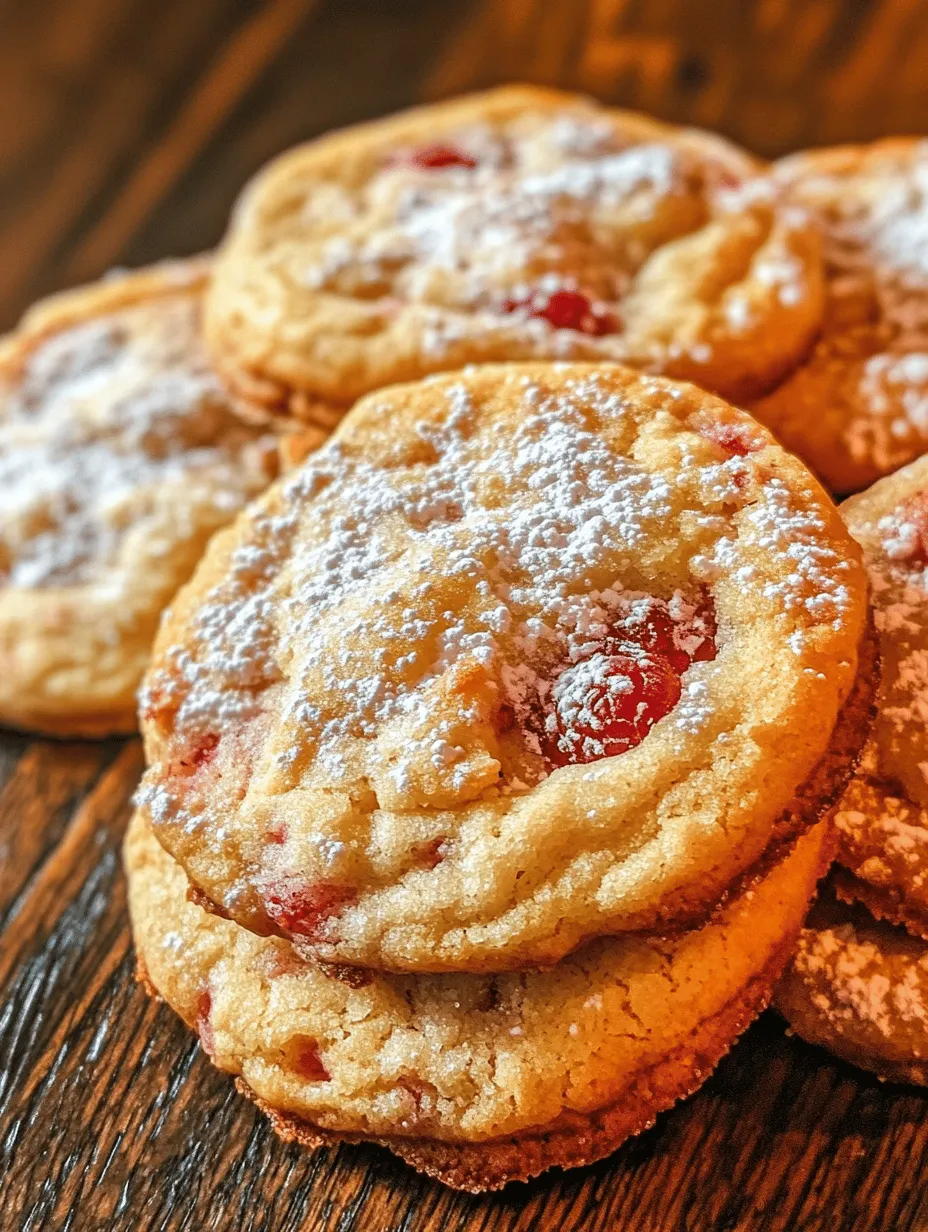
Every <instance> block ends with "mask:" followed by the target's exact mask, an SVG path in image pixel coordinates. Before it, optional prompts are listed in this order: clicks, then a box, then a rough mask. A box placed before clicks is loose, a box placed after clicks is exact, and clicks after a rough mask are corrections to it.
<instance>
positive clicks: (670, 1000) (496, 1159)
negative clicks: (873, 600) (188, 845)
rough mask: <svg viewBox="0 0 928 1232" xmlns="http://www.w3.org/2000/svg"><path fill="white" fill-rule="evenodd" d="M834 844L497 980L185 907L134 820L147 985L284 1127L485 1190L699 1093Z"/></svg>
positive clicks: (817, 840)
mask: <svg viewBox="0 0 928 1232" xmlns="http://www.w3.org/2000/svg"><path fill="white" fill-rule="evenodd" d="M828 842H829V836H828V830H827V826H825V825H819V826H817V827H815V828H814V829H813V830H811V831H810V832H809V833H808V834H807V835H806V836H805V837H804V838H802V839H801V840H799V842H798V844H797V845H796V846H795V848H794V850H793V851H792V853H791V854H790V855H789V856H788V857H787V858H785V859H783V860H781V861H780V862H779V863H778V864H777V865H776V866H775V867H774V868H772V869H771V870H770V871H769V872H768V873H767V875H766V876H765V877H764V878H763V879H762V880H761V881H760V882H758V883H757V884H756V885H755V886H754V888H753V889H752V890H751V891H749V892H748V893H746V894H745V895H743V896H742V897H740V898H737V899H735V900H734V901H732V902H731V903H730V904H729V905H728V906H727V907H726V909H725V912H724V914H723V915H722V916H721V917H720V918H719V919H718V920H717V921H716V922H714V923H713V924H711V925H707V926H705V927H704V928H702V929H700V930H697V931H693V932H689V933H686V934H683V935H682V936H677V937H675V938H672V939H669V938H661V937H656V936H650V937H649V936H642V935H629V936H625V937H621V938H612V939H608V940H600V941H597V942H594V943H592V944H591V945H589V946H588V947H586V948H585V949H583V950H580V951H578V952H577V953H575V954H574V955H572V956H571V957H570V958H567V959H565V960H564V962H563V963H561V964H560V965H559V966H558V967H556V968H554V969H548V970H532V971H523V972H518V973H511V974H508V975H499V976H473V975H454V976H451V975H442V976H399V975H385V974H374V973H373V972H361V971H358V970H357V969H346V968H341V969H339V968H328V969H323V968H319V967H317V966H314V965H312V964H307V963H304V962H303V961H301V960H300V958H299V957H298V956H297V955H296V954H295V953H294V951H293V950H292V948H291V947H290V946H289V945H288V944H287V943H286V942H285V941H281V940H279V939H277V938H259V937H256V936H255V935H254V934H253V933H250V932H247V931H246V930H245V929H242V928H240V927H238V925H236V924H233V923H232V922H230V921H226V920H222V919H219V918H217V917H216V916H215V915H210V914H208V913H207V912H205V911H203V910H202V909H201V908H200V907H198V906H197V905H196V904H194V903H192V902H190V901H189V899H188V897H187V893H186V891H187V880H186V877H185V876H184V873H183V871H182V869H181V868H180V867H179V866H178V865H177V864H176V863H174V861H173V860H172V859H171V858H170V857H169V856H168V855H167V854H166V853H165V851H164V850H163V848H162V847H161V846H160V844H159V843H158V842H157V840H156V839H155V838H154V837H153V835H152V833H151V831H150V829H149V828H148V826H147V825H146V823H145V822H144V821H143V820H142V819H141V818H140V817H139V816H138V815H137V816H136V818H135V819H134V821H133V823H132V825H131V826H130V829H129V834H128V837H127V841H126V867H127V871H128V877H129V907H130V912H131V916H132V927H133V933H134V937H135V943H136V949H137V954H138V959H139V968H140V972H141V974H142V977H143V979H144V982H145V983H146V984H147V986H148V987H149V989H150V991H152V992H157V993H159V994H160V995H161V996H163V997H164V998H165V1000H166V1001H167V1002H168V1003H169V1004H170V1005H171V1006H172V1008H173V1009H174V1010H176V1011H177V1013H178V1014H179V1015H180V1016H181V1017H182V1018H183V1019H184V1020H185V1021H186V1022H187V1023H188V1025H190V1026H191V1027H194V1028H195V1029H196V1030H197V1031H198V1033H199V1036H200V1041H201V1043H202V1045H203V1048H204V1049H205V1051H206V1052H207V1054H208V1055H209V1056H210V1059H211V1060H212V1061H213V1063H214V1064H215V1065H217V1066H218V1067H219V1068H220V1069H223V1070H226V1071H227V1072H229V1073H232V1074H236V1075H237V1076H238V1077H239V1080H240V1085H241V1088H242V1090H243V1091H245V1093H246V1094H248V1095H250V1096H251V1097H252V1098H254V1099H255V1100H256V1101H257V1102H258V1103H259V1104H260V1106H261V1107H262V1108H264V1109H265V1111H268V1112H269V1113H270V1114H271V1116H272V1120H273V1121H274V1124H275V1127H276V1128H277V1129H278V1131H279V1132H281V1133H282V1134H283V1135H284V1136H285V1137H287V1138H291V1139H293V1138H295V1139H297V1140H299V1141H301V1142H304V1143H305V1144H307V1145H311V1146H317V1145H320V1144H322V1143H330V1142H337V1141H341V1140H345V1139H347V1140H350V1141H361V1140H370V1141H375V1142H379V1143H381V1144H382V1145H384V1146H387V1147H389V1148H390V1150H392V1151H394V1152H396V1154H398V1155H400V1156H402V1157H403V1158H404V1159H406V1160H408V1161H409V1162H410V1163H411V1164H413V1166H415V1167H417V1168H420V1169H421V1170H423V1171H425V1172H429V1173H431V1174H432V1175H435V1176H438V1177H440V1178H441V1179H442V1180H443V1181H445V1182H446V1183H447V1184H450V1185H455V1186H457V1187H460V1188H464V1189H472V1190H478V1191H479V1190H484V1189H493V1188H499V1187H501V1186H502V1185H504V1184H505V1183H506V1182H507V1181H510V1180H515V1179H525V1178H527V1177H529V1176H532V1175H535V1174H537V1173H538V1172H541V1171H543V1170H544V1169H546V1168H549V1167H552V1166H556V1165H559V1166H562V1167H569V1166H576V1165H580V1164H584V1163H589V1162H591V1161H592V1160H595V1159H598V1158H600V1157H602V1156H603V1155H606V1154H609V1153H610V1152H611V1151H613V1150H615V1148H616V1147H617V1146H619V1145H620V1143H621V1142H622V1141H623V1140H624V1139H625V1138H627V1137H628V1136H629V1135H631V1134H634V1133H637V1132H639V1131H640V1130H642V1129H644V1128H646V1127H647V1126H648V1125H650V1124H651V1123H652V1122H653V1120H654V1118H655V1116H656V1115H657V1114H658V1113H659V1112H660V1111H662V1110H663V1109H665V1108H668V1107H670V1106H671V1105H672V1104H673V1103H675V1102H676V1100H677V1099H679V1098H681V1097H683V1096H685V1095H687V1094H689V1093H690V1092H692V1091H694V1090H695V1089H696V1088H697V1087H699V1086H700V1085H701V1084H702V1082H703V1081H704V1080H705V1079H706V1077H708V1075H709V1073H711V1071H712V1069H713V1068H714V1066H715V1065H716V1064H717V1062H718V1060H719V1059H720V1058H721V1057H722V1056H723V1055H724V1054H725V1052H727V1051H728V1049H729V1047H730V1046H731V1044H732V1042H733V1040H734V1039H735V1038H736V1036H737V1035H738V1034H739V1033H740V1032H741V1031H742V1030H743V1029H744V1028H745V1027H746V1026H747V1024H748V1023H749V1022H750V1020H751V1019H752V1018H753V1017H754V1015H755V1014H757V1013H758V1012H759V1011H760V1010H761V1009H762V1008H763V1006H764V1005H765V1004H766V1002H767V1000H768V998H769V995H770V989H771V987H772V984H773V982H774V981H775V979H776V977H777V975H778V974H779V972H780V970H781V969H782V966H783V963H784V962H785V961H786V959H787V957H788V954H789V950H790V947H791V946H792V945H794V944H795V939H796V935H797V933H798V931H799V928H800V926H801V924H802V919H803V916H804V914H805V911H806V907H807V904H808V900H809V897H810V895H811V893H812V891H813V889H814V886H815V882H816V879H817V877H818V875H819V873H820V871H821V869H822V868H823V867H824V864H825V863H826V862H827V858H828V852H827V850H826V848H827V845H828Z"/></svg>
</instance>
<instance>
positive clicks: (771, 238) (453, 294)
mask: <svg viewBox="0 0 928 1232" xmlns="http://www.w3.org/2000/svg"><path fill="white" fill-rule="evenodd" d="M758 169H759V168H758V164H757V163H755V162H754V160H753V159H752V158H750V157H749V156H748V155H747V154H745V153H743V152H742V151H740V150H738V149H736V148H735V147H733V146H731V145H729V144H728V143H727V142H725V141H723V140H721V139H720V138H718V137H715V136H713V135H711V134H709V133H704V132H699V131H697V130H692V129H679V128H673V127H671V126H669V125H664V124H661V123H659V122H657V121H655V120H651V119H649V118H647V117H643V116H639V115H635V114H632V113H628V112H621V111H614V110H610V109H609V108H605V107H602V106H598V105H596V104H594V103H593V102H591V101H589V100H586V99H583V98H580V97H578V96H576V95H571V94H564V93H560V92H557V91H549V90H541V89H533V88H529V87H510V88H504V89H501V90H494V91H490V92H488V93H486V94H478V95H474V96H472V97H469V98H463V99H459V100H456V101H452V102H449V103H442V104H439V105H435V106H431V107H424V108H418V109H416V110H413V111H410V112H406V113H403V114H401V115H398V116H395V117H391V118H388V119H386V120H382V121H377V122H375V123H371V124H366V125H360V126H358V127H356V128H352V129H349V130H346V131H345V132H341V133H335V134H333V135H329V136H326V137H323V138H321V139H320V140H317V141H314V142H312V143H310V144H308V145H305V146H301V147H298V148H296V149H294V150H292V151H290V152H288V153H286V154H284V155H282V156H281V157H280V158H279V159H277V160H276V161H275V162H274V163H272V164H271V166H270V167H269V168H267V169H265V170H264V171H262V172H261V173H260V174H259V175H258V177H257V178H256V179H255V181H254V182H253V183H252V184H251V185H250V186H249V187H248V188H247V189H246V190H245V193H244V194H243V196H242V198H241V200H240V202H239V204H238V207H237V209H236V212H235V215H234V217H233V221H232V225H231V228H230V230H229V234H228V235H227V237H226V240H225V242H224V244H223V247H222V250H221V252H220V254H219V257H218V262H217V268H216V276H215V281H214V283H213V288H212V291H211V293H210V295H209V298H208V304H207V337H208V342H209V345H210V348H211V351H212V354H213V358H214V360H215V362H216V363H217V365H218V366H219V368H220V370H221V371H222V372H223V373H224V375H225V376H226V378H227V380H228V381H229V382H230V384H231V385H232V386H233V387H234V388H235V389H236V390H237V391H238V392H239V393H240V394H241V395H242V396H243V397H246V398H249V399H250V400H251V401H252V402H253V403H254V405H255V407H256V408H263V409H264V410H265V412H267V413H270V414H281V413H283V414H290V415H295V416H296V417H298V418H302V419H308V420H316V421H317V422H321V423H324V424H326V425H330V424H331V423H332V422H333V421H334V420H335V419H336V418H337V416H338V415H339V414H340V413H341V412H343V411H344V409H345V408H346V407H347V406H349V405H350V404H351V403H352V401H353V400H354V399H356V398H358V397H360V396H362V395H364V394H366V393H368V392H370V391H372V390H374V389H377V388H380V387H382V386H385V385H388V384H391V383H393V382H395V381H407V380H412V379H416V378H418V377H421V376H424V375H426V374H428V373H430V372H438V371H449V370H451V369H456V368H460V367H462V366H463V365H465V364H467V363H478V362H489V361H511V360H530V359H563V360H567V359H583V360H613V361H619V362H623V363H628V364H632V365H634V366H637V367H643V368H646V369H648V370H649V371H659V372H663V373H666V374H669V375H671V376H677V377H682V378H685V379H687V380H693V381H695V382H697V383H698V384H700V385H701V386H703V387H704V388H708V389H712V390H714V391H716V392H718V393H721V394H722V395H724V396H727V397H731V398H733V399H736V400H742V399H744V398H748V397H757V396H758V395H759V394H762V393H764V392H766V390H768V389H769V388H770V387H771V386H772V385H773V384H774V383H775V382H776V381H777V380H779V379H781V378H782V377H783V376H784V375H785V374H786V373H787V372H788V371H790V369H791V368H793V367H794V366H795V365H796V363H797V362H798V361H799V360H800V359H801V357H802V356H803V354H804V353H805V351H806V350H807V349H808V346H809V344H810V343H811V340H812V337H813V335H814V332H815V330H816V329H817V327H818V325H819V323H820V318H821V312H822V268H821V257H820V243H819V239H818V234H817V232H816V231H815V230H814V229H813V228H812V227H811V226H810V224H809V222H808V219H807V218H806V216H805V215H804V214H803V213H802V212H801V211H797V210H795V209H794V208H792V207H788V206H787V207H782V206H781V205H780V204H779V203H778V202H777V201H776V200H775V194H771V193H770V192H764V191H763V190H762V188H761V185H760V183H759V182H758V181H757V179H756V173H757V171H758Z"/></svg>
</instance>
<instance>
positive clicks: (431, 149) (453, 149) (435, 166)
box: [395, 141, 477, 171]
mask: <svg viewBox="0 0 928 1232" xmlns="http://www.w3.org/2000/svg"><path fill="white" fill-rule="evenodd" d="M395 161H396V162H397V163H401V164H403V165H405V166H407V167H417V168H418V169H419V170H420V171H441V170H444V168H445V167H467V168H469V169H470V170H473V168H474V167H476V166H477V160H476V158H472V157H471V155H470V154H468V153H467V152H466V151H465V150H462V149H460V148H459V147H458V146H456V145H449V144H447V143H445V142H443V141H433V142H432V143H431V144H429V145H420V146H419V147H418V149H415V150H409V151H408V152H407V153H405V154H402V155H400V156H399V157H398V158H397V159H396V160H395Z"/></svg>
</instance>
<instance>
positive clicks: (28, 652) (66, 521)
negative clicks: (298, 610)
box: [0, 261, 277, 736]
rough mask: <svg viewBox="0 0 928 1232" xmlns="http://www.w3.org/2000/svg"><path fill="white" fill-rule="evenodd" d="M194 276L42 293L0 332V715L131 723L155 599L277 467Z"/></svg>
mask: <svg viewBox="0 0 928 1232" xmlns="http://www.w3.org/2000/svg"><path fill="white" fill-rule="evenodd" d="M206 275H207V267H206V264H205V262H203V261H189V262H175V263H165V264H163V265H159V266H155V267H153V268H151V269H148V270H144V271H141V272H139V273H135V274H130V275H127V276H122V277H118V278H110V279H106V280H104V281H103V282H101V283H98V284H96V285H94V286H90V287H84V288H81V289H80V290H77V291H71V292H68V293H66V294H63V295H59V296H55V297H54V298H52V299H50V300H47V301H45V302H43V303H41V304H39V305H37V306H36V307H35V308H33V309H32V311H31V312H29V313H28V314H27V316H26V317H25V319H24V320H23V322H22V324H21V325H20V326H19V327H18V329H16V330H15V331H14V332H13V333H12V334H10V335H9V336H8V337H7V338H6V339H5V340H4V341H3V342H2V344H0V722H3V723H9V724H13V725H15V726H18V727H25V728H32V729H37V730H40V731H44V732H49V733H52V734H55V735H86V736H98V735H104V734H106V733H108V732H114V731H130V730H132V729H133V728H134V727H135V724H136V718H135V692H136V688H137V686H138V684H139V681H140V679H141V676H142V672H143V670H144V667H145V664H146V663H147V661H148V655H149V649H150V646H151V642H152V638H153V637H154V633H155V629H156V628H157V624H158V618H159V616H160V614H161V611H162V609H163V608H164V607H165V606H166V604H167V603H168V602H169V601H170V599H171V598H172V597H173V595H174V592H175V591H176V590H177V588H178V586H179V585H180V584H181V583H182V582H184V581H186V580H187V578H188V577H189V576H190V574H191V573H192V571H193V567H194V565H195V564H196V563H197V561H198V560H199V558H200V556H201V555H202V552H203V548H204V547H205V545H206V542H207V540H208V539H209V537H210V535H211V534H212V533H213V531H214V530H216V529H217V528H218V527H220V526H223V525H225V523H227V522H228V521H230V520H231V519H232V517H234V515H235V514H236V513H238V511H239V510H240V509H241V508H242V506H243V505H244V504H245V503H246V501H248V500H249V499H250V498H251V497H252V496H255V495H256V494H257V493H258V492H260V491H262V489H263V488H265V487H266V486H267V484H268V483H269V482H270V480H271V478H273V476H274V474H275V473H276V471H277V460H276V448H275V442H274V439H273V438H272V437H271V436H269V435H267V434H266V433H263V432H262V430H260V429H257V428H254V427H249V426H247V425H245V424H243V423H242V422H240V420H239V419H238V418H237V417H236V415H234V414H233V412H232V409H231V406H230V401H229V398H228V396H227V395H226V394H225V393H224V391H223V389H222V387H221V386H220V384H219V381H218V378H217V377H216V375H215V373H214V372H213V370H212V368H211V366H210V364H209V362H208V360H207V358H206V355H205V352H204V350H203V345H202V339H201V333H200V309H201V303H202V295H203V288H204V285H205V281H206Z"/></svg>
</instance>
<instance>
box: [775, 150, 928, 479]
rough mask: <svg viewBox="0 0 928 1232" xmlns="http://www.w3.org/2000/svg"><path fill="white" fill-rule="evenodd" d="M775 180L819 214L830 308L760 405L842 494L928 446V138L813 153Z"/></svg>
mask: <svg viewBox="0 0 928 1232" xmlns="http://www.w3.org/2000/svg"><path fill="white" fill-rule="evenodd" d="M774 180H775V182H776V183H777V184H779V185H780V187H781V188H782V189H783V190H784V191H785V193H786V196H787V199H788V200H791V201H793V202H794V203H796V204H797V205H800V206H802V207H803V208H806V209H808V210H810V211H811V212H812V215H813V217H814V218H816V219H817V220H818V225H819V227H820V229H821V231H822V234H823V237H824V242H825V257H826V284H825V285H826V302H825V314H824V321H823V327H822V330H821V332H820V334H819V337H818V339H817V341H816V343H815V346H814V347H813V349H812V351H811V354H810V355H809V356H808V358H807V359H806V360H805V361H804V362H803V363H802V364H801V365H800V366H799V367H798V368H797V370H796V372H795V373H794V374H793V375H792V376H791V377H790V378H789V379H788V380H786V381H785V382H784V383H783V385H781V386H780V387H779V388H778V389H777V390H776V391H774V392H773V393H772V394H771V395H769V397H767V398H765V399H763V400H762V401H761V402H758V403H756V404H755V405H754V407H753V408H752V409H753V410H754V412H755V414H757V416H758V417H759V418H760V419H762V420H763V421H764V423H766V424H769V426H770V428H771V429H772V430H773V432H775V433H776V435H777V437H778V438H779V439H780V440H781V441H782V442H783V444H784V445H785V446H786V447H787V449H790V450H792V451H793V452H795V453H796V454H798V455H799V456H800V457H801V458H803V459H804V460H805V461H806V462H808V464H809V465H810V466H811V467H812V469H813V470H814V471H816V472H817V474H819V475H820V476H821V477H822V479H823V480H824V482H825V483H826V484H827V486H828V487H829V488H831V490H832V491H834V492H842V493H843V492H854V491H858V490H859V489H861V488H864V487H866V486H867V484H869V483H872V482H873V481H874V480H876V479H879V478H880V477H881V476H883V475H888V474H889V473H890V472H892V471H894V470H896V469H898V468H899V467H900V466H903V465H904V464H905V463H907V462H910V461H911V460H912V459H913V458H917V457H918V456H919V455H920V454H922V453H924V452H925V450H926V449H928V142H926V141H922V140H916V139H914V138H913V139H906V138H894V139H891V140H887V141H879V142H876V143H875V144H873V145H870V146H845V147H839V148H837V149H831V150H813V151H811V152H810V153H805V154H797V155H794V156H792V157H790V158H786V159H784V160H783V161H782V162H781V163H780V164H778V165H777V167H776V169H775V172H774Z"/></svg>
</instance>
